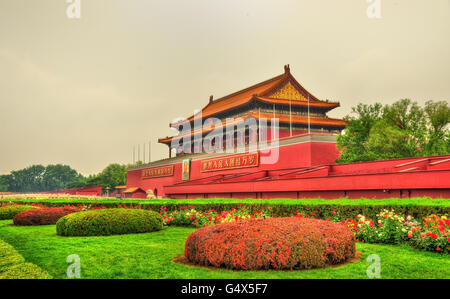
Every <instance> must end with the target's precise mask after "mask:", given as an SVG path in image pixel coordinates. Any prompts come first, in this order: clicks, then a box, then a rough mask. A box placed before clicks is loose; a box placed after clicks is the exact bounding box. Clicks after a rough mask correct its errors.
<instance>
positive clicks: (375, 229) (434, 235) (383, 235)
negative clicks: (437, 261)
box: [341, 210, 450, 253]
mask: <svg viewBox="0 0 450 299" xmlns="http://www.w3.org/2000/svg"><path fill="white" fill-rule="evenodd" d="M341 223H342V224H346V225H347V226H348V227H349V228H350V229H351V230H352V231H353V233H354V235H355V237H356V240H357V241H360V242H367V243H385V244H399V243H402V242H404V243H409V244H410V245H411V246H413V247H415V248H417V249H421V250H427V251H434V252H439V253H449V252H450V245H449V244H450V237H449V232H450V220H449V219H447V216H437V215H430V216H428V217H425V218H424V220H423V221H422V222H420V221H418V220H416V219H414V218H413V217H411V216H406V217H404V216H401V215H399V214H397V213H395V212H394V210H390V211H389V210H384V211H382V212H381V213H380V214H377V217H376V218H375V220H372V219H368V218H366V217H364V216H362V215H359V217H358V219H357V220H355V219H351V218H349V219H347V220H343V221H341Z"/></svg>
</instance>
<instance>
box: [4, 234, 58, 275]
mask: <svg viewBox="0 0 450 299" xmlns="http://www.w3.org/2000/svg"><path fill="white" fill-rule="evenodd" d="M48 278H52V276H51V275H50V274H48V273H47V272H45V271H43V270H42V269H41V268H39V267H38V266H36V265H35V264H32V263H26V262H25V259H24V258H23V256H21V255H20V254H19V253H18V252H17V251H16V250H15V249H14V247H12V246H11V245H9V244H8V243H6V242H4V241H3V240H0V279H48Z"/></svg>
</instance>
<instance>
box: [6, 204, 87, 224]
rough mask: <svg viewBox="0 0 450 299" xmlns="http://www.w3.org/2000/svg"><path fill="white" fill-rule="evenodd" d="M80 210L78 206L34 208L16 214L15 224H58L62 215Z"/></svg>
mask: <svg viewBox="0 0 450 299" xmlns="http://www.w3.org/2000/svg"><path fill="white" fill-rule="evenodd" d="M79 211H80V210H79V209H78V208H74V207H64V208H42V209H32V210H28V211H24V212H20V213H19V214H17V215H16V216H14V219H13V223H14V225H24V226H25V225H49V224H56V222H57V221H58V220H59V219H60V218H61V217H64V216H66V215H69V214H72V213H75V212H79Z"/></svg>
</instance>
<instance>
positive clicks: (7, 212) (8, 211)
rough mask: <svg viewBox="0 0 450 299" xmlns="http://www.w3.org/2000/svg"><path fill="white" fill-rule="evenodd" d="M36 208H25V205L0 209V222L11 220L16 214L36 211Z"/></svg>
mask: <svg viewBox="0 0 450 299" xmlns="http://www.w3.org/2000/svg"><path fill="white" fill-rule="evenodd" d="M37 208H38V207H34V206H25V205H14V204H13V205H7V206H3V207H0V220H6V219H13V218H14V216H16V215H17V214H19V213H21V212H23V211H28V210H31V209H37Z"/></svg>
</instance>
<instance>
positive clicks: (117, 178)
mask: <svg viewBox="0 0 450 299" xmlns="http://www.w3.org/2000/svg"><path fill="white" fill-rule="evenodd" d="M127 169H128V166H126V165H120V164H110V165H108V166H107V167H106V168H105V169H103V171H102V172H100V173H99V174H96V175H90V176H89V177H87V178H85V177H81V178H79V179H78V180H77V181H75V182H73V183H71V184H70V187H71V188H82V187H93V186H102V187H103V190H104V191H106V189H107V188H108V189H109V190H114V189H115V187H116V186H118V185H125V184H126V182H127Z"/></svg>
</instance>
